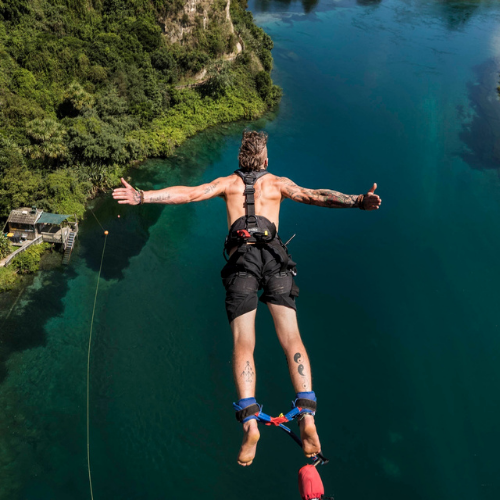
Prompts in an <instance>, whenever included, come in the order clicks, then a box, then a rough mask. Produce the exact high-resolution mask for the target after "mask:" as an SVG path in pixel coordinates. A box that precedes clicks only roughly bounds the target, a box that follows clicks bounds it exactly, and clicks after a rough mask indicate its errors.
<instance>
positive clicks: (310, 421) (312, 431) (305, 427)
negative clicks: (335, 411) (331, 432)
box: [299, 414, 321, 457]
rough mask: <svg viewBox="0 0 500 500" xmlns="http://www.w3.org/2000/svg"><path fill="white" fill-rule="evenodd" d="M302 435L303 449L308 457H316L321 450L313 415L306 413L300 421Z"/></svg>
mask: <svg viewBox="0 0 500 500" xmlns="http://www.w3.org/2000/svg"><path fill="white" fill-rule="evenodd" d="M299 427H300V437H301V438H302V449H303V450H304V455H305V456H306V457H314V455H317V454H318V453H319V452H320V451H321V444H320V442H319V436H318V433H317V431H316V424H315V423H314V417H313V416H312V415H307V414H306V415H304V418H302V420H301V421H300V422H299Z"/></svg>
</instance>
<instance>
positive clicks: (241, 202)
mask: <svg viewBox="0 0 500 500" xmlns="http://www.w3.org/2000/svg"><path fill="white" fill-rule="evenodd" d="M279 180H281V178H280V177H276V176H275V175H273V174H266V175H264V176H262V177H261V178H260V179H258V180H257V182H256V183H255V213H256V214H257V215H261V216H263V217H266V219H269V220H270V221H271V222H274V224H275V225H276V228H278V225H279V215H280V204H281V201H282V199H283V197H282V194H281V188H280V186H279V185H278V182H279ZM224 181H225V182H224V183H225V189H224V199H225V201H226V207H227V225H228V228H230V227H231V225H232V224H233V223H234V221H236V220H237V219H239V218H240V217H242V216H244V215H245V214H246V210H245V195H244V191H245V183H244V182H243V179H242V178H241V177H240V176H239V175H237V174H232V175H230V176H228V177H225V178H224Z"/></svg>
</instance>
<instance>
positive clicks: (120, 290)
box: [0, 0, 500, 500]
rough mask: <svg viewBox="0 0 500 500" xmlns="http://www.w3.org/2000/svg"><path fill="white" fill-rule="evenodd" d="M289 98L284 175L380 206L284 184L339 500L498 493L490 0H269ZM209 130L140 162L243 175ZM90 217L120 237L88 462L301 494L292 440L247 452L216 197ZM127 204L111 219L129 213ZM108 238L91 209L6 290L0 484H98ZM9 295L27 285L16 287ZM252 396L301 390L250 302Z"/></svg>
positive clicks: (83, 490) (264, 20) (499, 40)
mask: <svg viewBox="0 0 500 500" xmlns="http://www.w3.org/2000/svg"><path fill="white" fill-rule="evenodd" d="M250 8H251V10H252V11H253V12H254V13H255V14H256V17H257V20H258V23H259V24H260V25H261V26H262V27H264V28H265V29H266V31H267V32H268V33H270V34H271V36H272V37H273V40H274V42H275V49H274V58H275V70H274V78H275V79H276V80H277V82H278V83H279V84H280V85H281V86H282V87H283V89H284V92H285V96H284V98H283V102H282V104H281V106H280V108H279V110H278V111H277V112H276V114H273V115H269V116H267V117H265V118H264V119H262V120H261V121H260V122H258V123H256V124H253V126H255V127H257V128H265V129H266V130H267V131H268V132H269V134H270V140H269V159H270V167H269V168H270V169H271V170H272V171H273V172H275V173H276V174H278V175H286V176H288V177H291V178H292V179H294V180H295V181H296V182H297V183H298V184H301V185H304V186H307V187H312V188H332V189H336V190H339V191H342V192H345V193H349V194H351V193H360V192H364V191H366V190H367V189H368V188H369V187H371V185H372V183H373V182H377V183H378V186H379V188H378V191H377V192H379V194H380V196H381V197H382V199H383V205H382V209H381V210H380V211H378V212H377V213H364V212H361V211H358V210H351V211H342V210H337V211H331V210H326V209H320V208H317V207H310V206H305V205H299V204H293V203H292V202H290V201H286V202H285V203H284V206H283V210H282V220H281V226H280V229H281V234H282V237H283V238H285V239H288V238H289V237H290V236H291V235H292V234H294V233H297V236H296V238H295V239H294V240H293V242H292V243H291V244H290V250H291V252H292V254H293V257H294V260H296V261H297V262H298V263H299V275H298V277H297V280H298V284H299V286H300V288H301V295H300V298H299V301H298V308H299V324H300V326H301V331H302V334H303V337H304V341H305V343H306V346H307V348H308V350H309V354H310V357H311V362H312V366H313V376H314V386H315V390H316V392H317V394H318V398H319V402H320V410H319V412H318V417H317V423H318V429H319V432H320V437H321V440H322V445H323V451H324V454H325V455H326V456H328V457H329V458H330V459H331V462H330V464H329V465H327V466H324V467H322V468H321V471H320V472H321V475H322V478H323V482H324V484H325V490H326V492H327V493H328V494H330V495H332V494H335V498H336V499H337V500H343V499H349V500H358V499H359V500H361V499H363V500H364V499H366V498H368V497H369V498H376V499H380V500H396V499H397V500H400V499H405V500H417V499H422V500H424V499H425V500H434V499H439V500H462V499H463V500H465V499H467V500H472V499H480V500H483V499H484V500H486V499H488V500H489V499H497V498H499V495H500V480H499V469H500V460H499V458H498V453H497V449H498V447H499V445H500V431H499V430H498V428H497V421H498V415H499V411H500V396H499V391H498V386H499V383H500V363H499V355H500V338H499V335H498V333H499V327H498V325H499V321H498V314H497V303H498V282H499V278H500V272H499V271H500V269H499V265H498V248H499V244H500V236H499V232H498V222H497V219H498V214H499V208H500V202H499V197H498V191H499V187H500V186H499V184H500V183H499V177H498V167H499V166H500V162H499V160H498V156H497V154H498V152H497V151H496V149H495V144H496V140H497V138H498V137H499V135H500V125H499V117H500V111H499V109H498V108H499V105H498V101H497V100H496V97H495V88H496V85H497V80H498V78H497V74H498V72H499V71H500V35H499V34H498V23H499V21H500V4H499V3H498V2H495V1H483V2H481V1H467V2H465V1H462V2H459V1H456V2H455V1H426V0H420V1H419V0H381V1H378V2H377V1H371V2H370V1H368V0H357V1H348V0H345V1H337V2H336V1H329V2H328V1H321V0H320V1H319V2H307V3H304V4H303V3H300V2H291V3H290V2H262V1H259V2H255V3H252V4H251V5H250ZM246 125H248V124H236V125H231V126H226V127H218V128H215V129H212V130H209V131H207V132H206V133H203V134H200V135H199V136H197V137H196V138H194V139H193V140H191V141H189V142H188V143H186V144H185V145H184V146H183V147H181V148H180V149H179V151H178V155H177V156H176V157H175V158H173V159H170V160H168V161H164V160H151V161H149V162H147V163H146V164H145V165H144V166H143V167H142V168H141V169H138V170H135V171H133V172H131V176H132V179H133V183H134V184H135V185H138V186H140V187H142V188H144V189H148V188H151V187H160V186H165V185H173V184H197V183H201V182H205V181H207V180H210V179H212V178H214V177H217V176H220V175H226V174H227V173H228V172H230V171H232V170H233V169H234V168H236V161H235V160H236V155H237V150H238V143H239V137H240V134H241V131H242V129H243V127H244V126H246ZM93 208H94V211H95V213H96V215H97V217H98V218H99V220H100V221H101V223H102V224H103V226H104V227H105V228H106V229H108V230H109V231H110V235H109V237H108V241H107V250H106V254H105V260H104V269H103V277H102V280H101V283H100V294H99V301H98V306H97V311H96V320H95V327H94V336H95V337H94V344H93V351H92V363H91V369H92V385H91V457H92V470H93V483H94V497H95V498H96V500H97V499H104V498H105V499H146V498H147V499H160V498H168V499H184V498H187V499H194V498H205V499H210V498H214V499H220V498H228V499H233V498H234V499H236V498H237V499H241V500H246V499H251V498H255V496H256V495H258V496H259V497H260V498H262V499H263V500H271V499H275V498H290V499H293V498H298V493H297V486H296V472H297V469H298V468H299V467H300V466H301V465H302V464H304V463H306V461H305V459H303V458H302V456H301V453H300V450H299V449H298V447H297V446H296V445H295V444H294V443H293V442H292V440H290V439H289V438H287V437H286V436H285V435H284V433H281V432H279V431H278V430H276V429H268V428H264V429H262V439H261V441H260V443H259V447H258V454H257V458H256V461H255V462H254V464H253V465H252V466H251V467H249V468H245V469H243V468H240V467H238V466H237V464H236V461H235V458H236V454H237V451H238V448H239V444H240V440H241V429H240V428H239V426H238V425H237V424H236V422H235V421H234V417H233V414H232V409H231V402H232V401H233V400H234V399H235V397H236V396H235V393H234V389H233V383H232V375H231V336H230V330H229V327H228V325H227V322H226V318H225V312H224V306H223V299H224V291H223V288H222V286H221V285H220V283H219V271H220V268H221V267H222V265H223V260H222V256H221V250H222V241H223V239H224V236H225V226H224V221H225V209H224V204H223V202H222V201H220V200H213V201H210V202H203V203H199V204H194V205H190V206H177V207H173V206H172V207H164V208H162V207H158V206H145V207H139V208H137V207H119V206H118V205H116V204H114V203H113V201H112V200H111V199H110V197H109V196H107V197H105V198H103V199H101V200H98V201H97V202H96V203H95V204H94V207H93ZM118 215H120V218H118V217H117V216H118ZM103 242H104V239H103V235H102V229H101V228H100V226H99V225H98V223H97V222H96V220H95V219H94V218H93V217H92V215H91V214H90V215H89V217H88V218H87V220H86V221H85V222H84V223H83V225H82V231H81V238H80V241H79V246H78V248H77V252H76V254H75V255H74V256H73V258H72V262H71V266H69V267H68V268H65V269H62V268H60V269H56V270H52V271H46V272H42V273H40V274H39V275H38V276H37V277H36V279H35V282H34V284H33V285H32V286H31V287H30V288H29V289H27V290H25V291H24V292H23V293H22V294H21V295H20V296H17V294H16V296H15V297H3V298H2V299H1V300H2V304H1V306H2V314H3V316H2V317H1V318H0V327H1V329H2V344H1V346H0V349H1V355H0V361H1V363H0V382H1V384H0V404H1V407H2V417H1V419H0V467H1V470H2V472H1V477H2V480H1V481H0V498H1V499H2V500H3V499H9V500H16V499H30V500H31V499H34V500H35V499H36V500H46V499H47V500H48V499H51V500H62V499H64V500H66V499H75V500H79V499H84V498H89V490H88V477H87V468H86V443H85V370H86V360H87V342H88V334H89V326H90V315H91V312H92V302H93V297H94V292H95V285H96V279H97V271H98V268H99V262H100V257H101V251H102V245H103ZM16 300H17V302H15V303H14V301H16ZM257 327H258V331H257V352H256V364H257V374H258V382H257V384H258V392H257V396H258V398H259V400H260V401H261V402H263V403H264V405H265V410H266V411H267V412H268V413H271V414H278V413H279V412H281V411H284V410H286V409H288V405H289V401H290V400H291V399H292V397H293V392H292V388H291V386H290V383H289V380H288V374H287V368H286V363H285V359H284V356H283V354H282V352H281V350H280V347H279V344H278V342H277V340H276V338H275V335H274V332H273V329H272V325H271V321H270V316H269V313H268V312H267V311H266V310H264V309H263V308H262V309H261V310H259V314H258V318H257Z"/></svg>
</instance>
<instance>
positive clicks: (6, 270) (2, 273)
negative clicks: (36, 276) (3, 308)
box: [0, 266, 16, 293]
mask: <svg viewBox="0 0 500 500" xmlns="http://www.w3.org/2000/svg"><path fill="white" fill-rule="evenodd" d="M15 284H16V271H15V270H14V269H13V268H12V267H11V266H9V267H0V293H2V292H6V291H8V290H12V289H13V288H14V286H15Z"/></svg>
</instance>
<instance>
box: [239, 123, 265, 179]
mask: <svg viewBox="0 0 500 500" xmlns="http://www.w3.org/2000/svg"><path fill="white" fill-rule="evenodd" d="M266 144H267V134H266V133H265V132H256V131H255V130H245V131H244V132H243V138H242V140H241V146H240V152H239V154H238V160H239V163H240V168H241V170H243V171H244V172H252V171H254V170H261V169H263V168H264V169H265V168H267V146H266Z"/></svg>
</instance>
